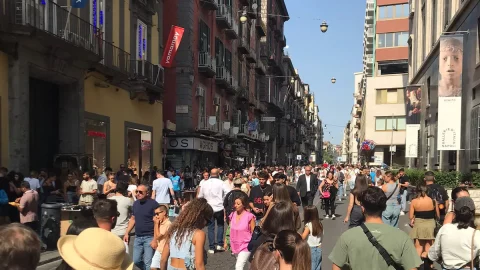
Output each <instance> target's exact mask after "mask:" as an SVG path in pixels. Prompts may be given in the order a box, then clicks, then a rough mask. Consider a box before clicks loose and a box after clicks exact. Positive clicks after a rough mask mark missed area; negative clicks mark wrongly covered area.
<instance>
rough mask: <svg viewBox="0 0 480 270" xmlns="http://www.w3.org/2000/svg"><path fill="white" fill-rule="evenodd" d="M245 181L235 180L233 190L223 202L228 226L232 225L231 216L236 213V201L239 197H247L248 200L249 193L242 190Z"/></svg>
mask: <svg viewBox="0 0 480 270" xmlns="http://www.w3.org/2000/svg"><path fill="white" fill-rule="evenodd" d="M242 184H243V180H242V178H237V179H235V180H233V189H232V190H231V191H230V192H228V193H227V195H225V199H224V200H223V207H224V209H225V218H226V221H227V224H230V220H229V218H228V217H229V216H230V214H231V213H232V212H233V211H234V207H235V200H236V199H238V198H239V197H242V196H245V198H248V195H247V193H245V192H243V191H241V190H240V188H241V187H242Z"/></svg>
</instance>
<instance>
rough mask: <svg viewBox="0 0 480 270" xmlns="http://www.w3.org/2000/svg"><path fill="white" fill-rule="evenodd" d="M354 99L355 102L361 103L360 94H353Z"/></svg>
mask: <svg viewBox="0 0 480 270" xmlns="http://www.w3.org/2000/svg"><path fill="white" fill-rule="evenodd" d="M355 101H356V102H357V104H359V105H361V104H362V95H360V94H355Z"/></svg>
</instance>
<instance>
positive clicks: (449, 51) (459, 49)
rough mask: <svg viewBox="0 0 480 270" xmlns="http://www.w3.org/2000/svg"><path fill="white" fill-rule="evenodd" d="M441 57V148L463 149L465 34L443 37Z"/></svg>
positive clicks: (439, 101)
mask: <svg viewBox="0 0 480 270" xmlns="http://www.w3.org/2000/svg"><path fill="white" fill-rule="evenodd" d="M438 59H439V68H438V70H439V76H438V77H439V79H438V132H437V145H438V150H460V138H461V134H460V133H461V122H462V74H463V35H447V36H441V37H440V54H439V57H438Z"/></svg>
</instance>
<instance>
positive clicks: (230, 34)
mask: <svg viewBox="0 0 480 270" xmlns="http://www.w3.org/2000/svg"><path fill="white" fill-rule="evenodd" d="M225 36H226V37H227V38H228V39H238V38H239V37H240V35H239V32H238V24H237V22H236V21H235V20H232V27H230V28H226V29H225Z"/></svg>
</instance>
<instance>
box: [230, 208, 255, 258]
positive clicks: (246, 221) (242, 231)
mask: <svg viewBox="0 0 480 270" xmlns="http://www.w3.org/2000/svg"><path fill="white" fill-rule="evenodd" d="M229 219H230V247H231V248H232V253H233V254H238V253H240V252H241V251H248V248H247V247H248V243H249V242H250V239H252V232H251V230H250V222H251V221H252V219H253V220H255V216H254V215H253V214H252V213H250V212H248V211H244V212H243V214H242V215H241V216H240V220H238V221H237V211H234V212H233V213H231V214H230V216H229Z"/></svg>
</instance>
